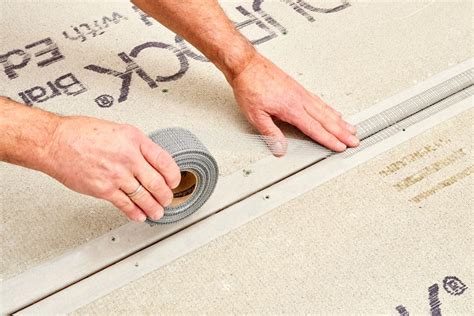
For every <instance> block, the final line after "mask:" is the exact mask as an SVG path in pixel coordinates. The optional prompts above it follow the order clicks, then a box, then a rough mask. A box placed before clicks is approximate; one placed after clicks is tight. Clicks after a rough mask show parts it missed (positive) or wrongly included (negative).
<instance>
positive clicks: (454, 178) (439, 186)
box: [410, 165, 474, 203]
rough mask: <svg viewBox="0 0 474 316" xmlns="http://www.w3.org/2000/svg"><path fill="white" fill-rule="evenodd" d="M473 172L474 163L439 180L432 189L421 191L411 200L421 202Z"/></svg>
mask: <svg viewBox="0 0 474 316" xmlns="http://www.w3.org/2000/svg"><path fill="white" fill-rule="evenodd" d="M473 172H474V165H471V166H469V167H467V168H466V169H464V170H463V171H461V172H459V173H456V174H455V175H453V176H451V177H449V178H447V179H445V180H443V181H441V182H439V183H438V184H436V185H435V186H434V187H432V188H431V189H429V190H427V191H425V192H423V193H420V194H418V195H417V196H415V197H413V198H411V199H410V202H413V203H420V202H421V201H423V200H426V199H427V198H428V197H430V196H432V195H433V194H435V193H437V192H438V191H440V190H442V189H444V188H446V187H449V186H451V185H453V184H455V183H456V182H458V181H460V180H462V179H464V178H466V177H468V176H470V175H471V174H472V173H473Z"/></svg>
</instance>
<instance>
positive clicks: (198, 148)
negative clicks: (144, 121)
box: [147, 128, 219, 224]
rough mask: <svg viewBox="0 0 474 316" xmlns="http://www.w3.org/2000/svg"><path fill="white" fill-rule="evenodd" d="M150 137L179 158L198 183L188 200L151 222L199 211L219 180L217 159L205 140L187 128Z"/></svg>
mask: <svg viewBox="0 0 474 316" xmlns="http://www.w3.org/2000/svg"><path fill="white" fill-rule="evenodd" d="M150 138H151V139H152V140H153V141H154V142H155V143H157V144H159V145H160V146H161V147H163V148H164V149H165V150H167V151H168V152H169V153H170V154H171V156H172V157H173V158H174V160H175V161H176V164H177V165H178V166H179V168H180V170H181V172H192V173H193V174H194V175H196V177H197V183H196V184H195V188H194V190H193V192H192V195H191V196H190V198H189V199H188V200H186V201H185V202H183V203H180V204H179V205H176V206H168V207H166V208H165V213H164V216H163V217H162V218H161V219H160V220H158V221H151V220H150V219H148V220H147V222H148V223H149V224H155V223H159V224H170V223H174V222H176V221H179V220H181V219H183V218H185V217H187V216H189V215H191V214H192V213H194V212H196V211H197V210H198V209H199V208H200V207H201V206H202V205H203V204H204V203H205V202H206V201H207V200H208V199H209V197H210V196H211V194H212V192H213V191H214V188H215V187H216V184H217V177H218V174H219V169H218V167H217V162H216V160H215V159H214V157H213V156H212V154H211V153H210V152H209V150H207V148H206V147H205V146H204V145H203V144H202V143H201V141H200V140H199V139H198V138H197V137H196V136H195V135H194V134H193V133H191V132H190V131H188V130H185V129H183V128H165V129H161V130H158V131H156V132H153V133H151V134H150Z"/></svg>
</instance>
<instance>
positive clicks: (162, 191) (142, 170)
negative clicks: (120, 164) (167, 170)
mask: <svg viewBox="0 0 474 316" xmlns="http://www.w3.org/2000/svg"><path fill="white" fill-rule="evenodd" d="M135 176H136V178H137V179H138V181H139V182H140V183H141V184H142V185H143V186H144V187H145V189H147V191H148V192H150V193H151V194H152V195H153V197H154V198H155V200H156V201H158V203H160V204H161V205H162V206H168V205H169V204H170V203H171V201H172V200H173V192H172V191H171V189H170V188H169V186H168V185H167V184H166V182H165V179H163V177H162V176H161V174H160V173H159V172H158V171H156V170H155V169H154V168H153V167H152V166H151V165H150V164H149V163H148V162H147V161H146V160H145V159H143V160H142V161H140V162H139V165H138V166H136V171H135Z"/></svg>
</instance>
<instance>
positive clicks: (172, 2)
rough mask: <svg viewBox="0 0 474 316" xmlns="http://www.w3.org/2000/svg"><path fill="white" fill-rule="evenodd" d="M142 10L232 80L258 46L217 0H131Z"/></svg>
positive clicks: (249, 59) (247, 62)
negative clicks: (239, 29)
mask: <svg viewBox="0 0 474 316" xmlns="http://www.w3.org/2000/svg"><path fill="white" fill-rule="evenodd" d="M132 2H133V3H135V4H136V5H137V6H138V7H139V8H140V9H141V10H143V11H145V12H146V13H147V14H149V15H150V16H152V17H153V18H155V19H156V20H158V21H159V22H160V23H162V24H163V25H165V26H166V27H168V28H169V29H171V30H172V31H173V32H175V33H177V34H179V35H181V36H182V37H183V38H185V39H186V40H187V41H188V42H189V43H191V44H192V45H193V46H195V47H196V48H197V49H199V50H200V51H201V52H202V53H203V54H204V55H205V56H206V57H207V58H209V60H211V61H212V62H213V63H214V64H215V65H216V66H217V68H219V69H220V70H221V71H222V72H223V73H224V75H225V77H226V78H227V80H228V81H229V82H232V80H233V79H234V78H235V76H236V75H238V74H239V73H240V72H242V70H244V69H245V67H246V66H247V65H248V64H249V62H250V61H251V60H252V58H253V57H254V55H255V54H256V50H255V49H254V48H253V46H252V44H251V43H250V42H249V41H248V40H247V39H246V38H245V37H244V36H242V35H241V34H240V33H239V32H238V31H237V30H236V29H235V27H234V25H233V23H232V22H231V21H230V20H229V19H228V18H227V16H226V15H225V13H224V11H223V10H222V9H221V7H220V6H219V4H218V2H217V1H216V0H199V1H198V0H182V1H176V0H132Z"/></svg>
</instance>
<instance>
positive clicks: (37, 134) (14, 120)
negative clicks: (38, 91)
mask: <svg viewBox="0 0 474 316" xmlns="http://www.w3.org/2000/svg"><path fill="white" fill-rule="evenodd" d="M60 120H61V118H60V117H59V116H58V115H56V114H53V113H49V112H46V111H43V110H40V109H36V108H31V107H28V106H26V105H23V104H20V103H17V102H15V101H13V100H10V99H8V98H0V131H1V132H2V134H3V137H2V139H1V140H0V160H2V161H5V162H9V163H13V164H16V165H20V166H23V167H27V168H30V169H35V170H39V171H43V172H45V170H46V169H47V168H48V167H49V166H50V165H51V164H52V161H51V157H49V151H50V147H51V143H52V140H53V139H54V134H55V131H56V129H57V127H58V125H59V122H60Z"/></svg>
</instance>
